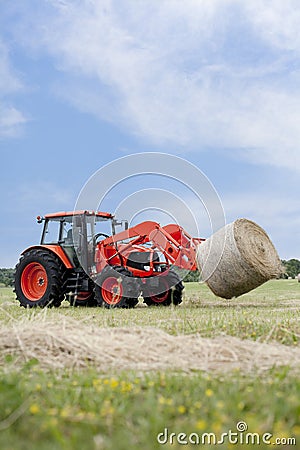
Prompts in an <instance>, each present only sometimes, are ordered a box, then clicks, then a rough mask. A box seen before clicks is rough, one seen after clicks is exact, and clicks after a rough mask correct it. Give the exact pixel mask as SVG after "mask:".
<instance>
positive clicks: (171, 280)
mask: <svg viewBox="0 0 300 450" xmlns="http://www.w3.org/2000/svg"><path fill="white" fill-rule="evenodd" d="M183 289H184V286H183V284H182V281H181V279H180V277H179V276H178V275H177V273H176V272H175V271H174V270H172V269H169V270H168V272H166V273H163V274H161V275H157V276H155V277H150V278H148V279H146V283H145V286H144V288H143V297H144V303H146V305H148V306H169V305H171V304H173V305H175V306H176V305H179V304H180V303H181V302H182V291H183Z"/></svg>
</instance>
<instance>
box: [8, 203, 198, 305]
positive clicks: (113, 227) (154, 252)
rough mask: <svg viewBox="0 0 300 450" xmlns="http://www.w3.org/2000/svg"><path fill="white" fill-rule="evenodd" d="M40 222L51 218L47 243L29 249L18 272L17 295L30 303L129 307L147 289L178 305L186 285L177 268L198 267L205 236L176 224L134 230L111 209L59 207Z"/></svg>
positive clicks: (150, 297) (147, 298) (156, 298)
mask: <svg viewBox="0 0 300 450" xmlns="http://www.w3.org/2000/svg"><path fill="white" fill-rule="evenodd" d="M37 220H38V222H39V223H42V222H44V227H43V231H42V237H41V243H40V244H39V245H35V246H32V247H29V248H28V249H26V250H25V251H24V252H23V253H22V255H21V258H20V261H19V263H18V264H17V266H16V273H15V293H16V296H17V299H18V300H19V302H20V305H21V306H24V307H29V308H32V307H36V306H39V307H45V306H60V304H61V302H62V301H63V300H64V299H66V300H68V301H69V302H70V303H71V305H74V306H80V305H82V306H97V305H98V306H102V305H104V306H106V307H125V308H126V307H127V308H130V307H134V306H135V305H136V304H137V303H138V298H139V296H140V295H142V296H143V299H144V302H145V303H146V304H147V305H149V306H150V305H170V304H172V303H173V304H174V305H178V304H179V303H181V301H182V291H183V289H184V286H183V284H182V281H181V279H180V277H179V275H178V274H177V272H176V271H175V270H174V268H173V267H172V266H177V267H179V268H182V269H187V270H196V264H195V259H196V249H197V246H198V245H199V243H201V241H202V240H203V239H199V238H192V237H191V236H190V235H189V234H188V233H187V232H186V231H184V230H183V229H182V228H181V227H180V226H178V225H175V224H170V225H166V226H164V227H161V226H160V225H159V224H158V223H156V222H151V221H147V222H142V223H140V224H138V225H136V226H134V227H131V228H128V222H127V221H122V222H118V221H117V220H116V219H115V218H114V216H113V215H112V214H110V213H105V212H95V211H72V212H59V213H54V214H47V215H45V217H40V216H38V217H37ZM120 226H121V227H122V231H121V232H117V228H118V227H120ZM99 227H100V229H101V231H98V229H99ZM103 231H109V234H108V233H107V234H106V233H104V232H103Z"/></svg>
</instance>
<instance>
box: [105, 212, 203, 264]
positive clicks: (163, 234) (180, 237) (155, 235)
mask: <svg viewBox="0 0 300 450" xmlns="http://www.w3.org/2000/svg"><path fill="white" fill-rule="evenodd" d="M128 240H130V241H129V242H128V243H127V244H126V245H125V246H124V245H123V246H122V249H121V250H119V249H118V243H119V242H122V241H128ZM201 240H203V239H201ZM199 243H200V242H199V239H198V238H192V237H191V236H190V235H189V234H188V233H187V232H186V231H185V230H184V229H183V228H182V227H180V226H179V225H176V224H170V225H166V226H164V227H161V226H160V225H159V223H157V222H152V221H146V222H142V223H140V224H138V225H136V226H134V227H131V228H129V229H128V230H125V231H122V232H121V233H118V234H115V235H114V236H110V237H109V238H106V239H104V240H103V241H101V243H100V244H99V250H100V253H101V254H102V256H104V254H105V248H106V247H107V246H115V250H116V252H115V254H113V255H112V256H111V257H110V258H109V259H112V258H114V257H115V256H116V255H119V256H120V258H122V253H124V252H125V251H128V250H129V249H130V247H133V246H134V245H135V246H136V245H144V244H150V245H152V249H157V250H158V251H160V252H162V253H163V254H164V256H165V258H166V260H167V261H169V263H170V264H173V265H176V266H178V267H180V268H182V269H187V270H196V268H197V267H196V262H195V261H196V250H197V246H198V245H199ZM107 262H108V263H109V261H107Z"/></svg>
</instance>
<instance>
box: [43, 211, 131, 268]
mask: <svg viewBox="0 0 300 450" xmlns="http://www.w3.org/2000/svg"><path fill="white" fill-rule="evenodd" d="M37 220H38V222H39V223H41V222H42V221H44V227H43V231H42V236H41V242H40V244H41V245H47V246H49V245H51V246H53V245H55V246H60V247H61V248H62V249H63V250H64V252H65V253H66V255H67V257H68V258H69V260H70V262H71V264H72V265H73V266H74V267H79V266H81V267H84V268H85V270H86V271H87V272H89V273H90V272H91V270H92V267H93V265H94V254H95V247H96V244H97V243H98V242H100V241H101V240H102V239H105V238H106V237H109V236H110V235H111V234H113V235H114V234H116V233H117V232H118V231H119V230H118V229H119V227H122V228H123V229H124V228H125V229H127V228H128V222H127V221H120V222H118V221H117V220H116V219H115V218H114V216H113V215H112V214H110V213H106V212H99V211H72V212H58V213H53V214H46V215H45V217H43V218H41V217H40V216H38V217H37Z"/></svg>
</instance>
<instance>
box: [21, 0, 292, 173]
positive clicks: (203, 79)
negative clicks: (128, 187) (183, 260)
mask: <svg viewBox="0 0 300 450" xmlns="http://www.w3.org/2000/svg"><path fill="white" fill-rule="evenodd" d="M39 3H40V2H37V9H38V10H39V15H37V16H34V19H32V18H31V21H30V26H31V29H33V30H34V28H35V32H32V33H31V36H32V38H31V39H32V45H33V46H34V47H35V48H37V47H40V48H42V49H45V48H46V49H47V51H48V52H50V53H51V54H52V55H53V56H54V57H55V60H56V66H57V68H58V69H59V70H61V71H64V72H65V73H66V78H65V82H64V83H63V84H61V85H60V88H57V89H58V90H59V91H60V93H61V95H63V96H64V97H66V98H68V100H69V101H71V102H73V103H74V104H75V105H76V106H77V107H78V108H80V109H81V110H83V111H87V112H91V113H93V114H96V115H97V116H99V117H101V118H102V119H106V120H110V121H113V122H117V123H118V124H119V125H121V126H125V127H126V128H127V129H131V131H132V132H133V133H136V134H138V135H142V136H145V137H146V138H147V139H148V140H150V141H152V142H154V143H158V144H165V143H171V144H172V146H173V148H174V146H175V147H176V148H177V149H178V151H181V149H182V148H183V147H184V148H185V149H186V148H187V149H194V150H197V149H199V150H202V149H207V148H218V149H221V150H224V151H231V152H233V151H237V152H238V155H239V156H242V157H245V158H247V159H248V160H250V161H252V162H255V163H267V164H273V165H276V166H281V167H286V168H289V169H292V170H297V171H300V166H299V164H298V165H297V164H295V159H296V157H297V155H298V153H299V142H300V128H299V126H298V124H299V122H300V88H299V87H300V72H299V69H300V55H299V52H300V38H299V32H298V29H299V27H298V24H299V17H300V4H299V2H297V1H293V0H274V2H272V4H270V2H268V1H266V0H252V1H251V2H245V1H244V0H219V1H215V2H212V1H211V0H189V1H188V2H182V1H181V0H172V1H169V0H161V1H159V2H153V1H152V0H144V1H143V2H142V1H141V2H137V1H128V0H127V1H122V0H118V1H116V0H115V1H114V0H105V1H102V2H98V1H96V0H85V1H80V2H79V1H67V0H65V1H57V0H52V1H50V2H48V3H47V5H48V6H47V10H46V9H45V10H43V8H44V7H41V6H38V4H39ZM49 5H52V10H51V8H50V9H49ZM31 14H32V11H31V12H30V15H31ZM37 17H38V20H36V19H37ZM36 24H38V25H36ZM23 32H24V30H23ZM28 35H29V33H28Z"/></svg>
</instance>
